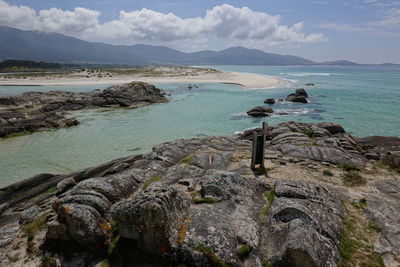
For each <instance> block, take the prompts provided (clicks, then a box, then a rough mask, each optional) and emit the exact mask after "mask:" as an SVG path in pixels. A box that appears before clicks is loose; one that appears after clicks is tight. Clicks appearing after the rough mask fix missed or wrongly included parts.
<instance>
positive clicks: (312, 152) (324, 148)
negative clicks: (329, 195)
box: [242, 122, 367, 166]
mask: <svg viewBox="0 0 400 267" xmlns="http://www.w3.org/2000/svg"><path fill="white" fill-rule="evenodd" d="M253 131H259V132H260V131H261V129H256V130H252V131H247V132H245V133H244V134H243V135H242V138H247V139H251V138H252V132H253ZM266 138H267V141H269V143H267V146H268V147H269V148H271V149H276V150H279V151H281V152H282V153H283V154H284V155H286V156H291V157H295V158H303V159H311V160H316V161H320V162H329V163H332V164H342V163H348V164H353V165H356V166H364V165H365V163H366V162H367V160H366V158H365V157H364V151H363V150H362V148H361V146H360V145H359V144H358V143H357V141H356V139H355V138H354V137H353V136H351V135H350V134H348V133H346V132H345V130H344V129H343V127H342V126H340V125H339V124H334V123H325V122H323V123H301V122H284V123H280V124H277V125H273V126H270V127H268V128H267V133H266Z"/></svg>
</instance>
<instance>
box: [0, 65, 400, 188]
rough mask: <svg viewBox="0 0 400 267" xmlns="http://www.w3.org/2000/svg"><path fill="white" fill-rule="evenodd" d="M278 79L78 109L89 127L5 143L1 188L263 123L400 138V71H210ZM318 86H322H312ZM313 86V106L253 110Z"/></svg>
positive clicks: (1, 143) (175, 90)
mask: <svg viewBox="0 0 400 267" xmlns="http://www.w3.org/2000/svg"><path fill="white" fill-rule="evenodd" d="M207 67H211V68H214V69H218V70H225V71H238V72H250V73H259V74H265V75H270V76H274V77H278V78H281V79H283V80H284V82H283V83H281V84H280V85H278V86H276V87H274V88H243V87H241V86H237V85H230V84H215V83H202V84H197V86H198V88H193V89H191V90H189V89H188V88H187V87H188V84H156V86H158V87H159V88H162V89H165V90H167V92H168V93H169V94H170V96H169V99H170V102H169V103H162V104H155V105H151V106H147V107H144V108H139V109H110V110H103V109H97V110H90V111H88V110H85V111H76V112H72V113H71V116H73V117H76V118H77V119H78V120H79V121H80V122H81V124H80V125H79V126H76V127H71V128H67V129H59V130H51V131H41V132H36V133H33V134H31V135H26V136H21V137H15V138H7V139H0V187H3V186H6V185H8V184H10V183H12V182H16V181H19V180H22V179H25V178H29V177H31V176H33V175H36V174H39V173H55V174H56V173H69V172H73V171H78V170H81V169H84V168H87V167H91V166H95V165H99V164H101V163H104V162H107V161H110V160H113V159H116V158H120V157H125V156H129V155H134V154H141V153H146V152H149V151H151V149H152V147H153V146H155V145H157V144H159V143H162V142H167V141H171V140H175V139H179V138H193V137H196V136H202V135H208V136H212V135H233V134H235V133H239V132H241V131H244V130H246V129H251V128H254V127H258V126H260V125H261V123H262V122H264V121H265V122H267V123H268V124H276V123H280V122H284V121H300V122H323V121H324V122H336V123H340V124H341V125H342V126H343V127H344V128H345V129H346V130H347V131H348V132H350V133H351V134H353V135H355V136H358V137H364V136H371V135H384V136H397V137H400V67H377V66H290V67H288V66H285V67H271V66H207ZM307 83H313V84H314V86H306V85H305V84H307ZM107 86H108V85H103V86H99V85H93V86H56V87H54V86H52V87H46V86H10V87H8V86H0V96H4V95H15V94H20V93H23V92H27V91H50V90H69V91H75V92H83V91H90V90H93V89H104V88H106V87H107ZM296 88H305V89H306V90H307V92H308V94H309V95H310V98H309V101H310V103H308V104H301V103H290V102H286V101H278V102H277V103H276V104H274V105H272V106H270V107H272V108H273V109H274V111H275V112H274V114H273V115H272V116H270V117H266V118H252V117H249V116H247V114H246V111H247V110H249V109H251V108H253V107H255V106H260V105H261V106H264V105H265V106H269V105H266V104H264V100H265V99H266V98H275V99H284V98H285V97H286V95H288V94H289V93H292V92H294V89H296Z"/></svg>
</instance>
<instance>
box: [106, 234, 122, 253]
mask: <svg viewBox="0 0 400 267" xmlns="http://www.w3.org/2000/svg"><path fill="white" fill-rule="evenodd" d="M119 239H120V236H119V235H117V236H116V237H114V238H113V240H111V242H110V245H109V246H108V248H107V254H108V255H109V256H111V255H112V254H113V251H114V249H115V248H116V247H117V244H118V241H119Z"/></svg>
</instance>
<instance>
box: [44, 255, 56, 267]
mask: <svg viewBox="0 0 400 267" xmlns="http://www.w3.org/2000/svg"><path fill="white" fill-rule="evenodd" d="M42 266H43V267H53V266H54V267H55V266H57V262H56V260H55V259H54V257H53V255H52V254H51V253H46V254H44V255H43V256H42Z"/></svg>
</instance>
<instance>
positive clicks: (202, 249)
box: [196, 245, 228, 267]
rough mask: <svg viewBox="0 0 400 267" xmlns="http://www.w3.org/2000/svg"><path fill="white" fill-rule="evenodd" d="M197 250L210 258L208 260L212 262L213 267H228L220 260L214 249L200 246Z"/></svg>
mask: <svg viewBox="0 0 400 267" xmlns="http://www.w3.org/2000/svg"><path fill="white" fill-rule="evenodd" d="M196 250H197V251H200V252H201V253H203V255H204V256H206V257H207V258H208V260H209V261H210V263H211V264H212V265H213V266H218V267H227V266H228V265H227V264H226V263H225V262H224V261H223V260H221V259H220V258H218V256H217V255H216V254H215V252H214V251H213V250H212V248H210V247H207V246H204V245H198V246H197V247H196Z"/></svg>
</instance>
